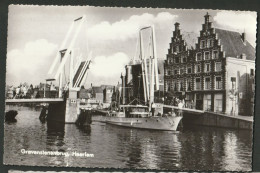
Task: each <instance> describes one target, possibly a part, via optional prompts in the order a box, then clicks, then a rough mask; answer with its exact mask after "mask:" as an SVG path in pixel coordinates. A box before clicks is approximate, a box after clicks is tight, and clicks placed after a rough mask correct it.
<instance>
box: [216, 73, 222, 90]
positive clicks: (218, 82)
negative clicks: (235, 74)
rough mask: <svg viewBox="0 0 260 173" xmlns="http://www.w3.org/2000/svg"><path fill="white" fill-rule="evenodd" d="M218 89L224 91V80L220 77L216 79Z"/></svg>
mask: <svg viewBox="0 0 260 173" xmlns="http://www.w3.org/2000/svg"><path fill="white" fill-rule="evenodd" d="M216 89H222V79H221V77H220V76H217V77H216Z"/></svg>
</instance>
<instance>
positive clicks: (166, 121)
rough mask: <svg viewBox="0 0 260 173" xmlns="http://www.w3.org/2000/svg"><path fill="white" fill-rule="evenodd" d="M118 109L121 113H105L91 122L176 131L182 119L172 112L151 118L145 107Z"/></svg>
mask: <svg viewBox="0 0 260 173" xmlns="http://www.w3.org/2000/svg"><path fill="white" fill-rule="evenodd" d="M120 108H121V111H107V113H106V115H104V116H102V115H100V116H93V117H92V120H93V121H96V122H102V123H107V124H113V125H118V126H124V127H131V128H140V129H153V130H165V131H176V130H177V127H178V125H179V122H180V121H181V119H182V116H177V115H176V113H175V112H174V111H172V112H168V113H164V114H160V113H158V114H157V115H154V116H153V115H152V113H151V112H149V110H148V109H149V108H148V107H145V106H140V105H120Z"/></svg>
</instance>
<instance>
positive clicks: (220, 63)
mask: <svg viewBox="0 0 260 173" xmlns="http://www.w3.org/2000/svg"><path fill="white" fill-rule="evenodd" d="M217 64H220V70H217ZM221 66H222V63H221V62H216V63H215V71H221V70H222V69H221Z"/></svg>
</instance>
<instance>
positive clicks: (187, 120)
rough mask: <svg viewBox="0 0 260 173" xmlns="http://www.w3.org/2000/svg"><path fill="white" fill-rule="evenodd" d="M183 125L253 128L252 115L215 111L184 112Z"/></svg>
mask: <svg viewBox="0 0 260 173" xmlns="http://www.w3.org/2000/svg"><path fill="white" fill-rule="evenodd" d="M182 123H183V125H184V126H187V125H203V126H212V127H224V128H232V129H248V130H252V129H253V117H252V116H240V115H234V116H232V115H226V114H221V113H215V112H203V113H200V114H198V113H192V112H185V111H184V112H183V122H182Z"/></svg>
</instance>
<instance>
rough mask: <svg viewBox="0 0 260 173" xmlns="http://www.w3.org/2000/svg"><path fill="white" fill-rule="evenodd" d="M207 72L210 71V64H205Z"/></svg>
mask: <svg viewBox="0 0 260 173" xmlns="http://www.w3.org/2000/svg"><path fill="white" fill-rule="evenodd" d="M205 72H210V64H205Z"/></svg>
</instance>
